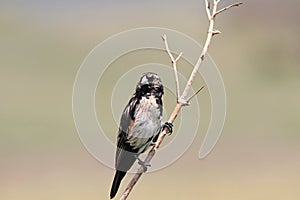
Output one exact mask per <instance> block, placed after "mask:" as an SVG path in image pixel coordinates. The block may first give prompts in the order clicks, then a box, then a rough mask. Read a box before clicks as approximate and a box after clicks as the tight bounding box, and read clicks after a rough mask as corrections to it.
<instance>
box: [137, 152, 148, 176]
mask: <svg viewBox="0 0 300 200" xmlns="http://www.w3.org/2000/svg"><path fill="white" fill-rule="evenodd" d="M134 157H135V158H136V159H137V160H138V164H139V165H141V166H142V167H143V169H144V172H146V171H147V167H151V165H150V164H149V163H145V162H144V161H142V160H141V159H140V158H139V156H138V155H135V156H134Z"/></svg>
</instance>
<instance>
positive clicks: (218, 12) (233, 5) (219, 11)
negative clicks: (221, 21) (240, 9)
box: [213, 2, 243, 17]
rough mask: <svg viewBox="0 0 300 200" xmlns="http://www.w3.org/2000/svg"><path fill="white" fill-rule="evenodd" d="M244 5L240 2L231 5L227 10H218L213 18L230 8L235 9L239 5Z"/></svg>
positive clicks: (226, 8)
mask: <svg viewBox="0 0 300 200" xmlns="http://www.w3.org/2000/svg"><path fill="white" fill-rule="evenodd" d="M242 4H243V3H242V2H239V3H234V4H231V5H229V6H226V7H225V8H222V9H220V10H218V11H217V12H216V13H215V14H214V15H213V17H216V16H217V15H218V14H220V13H221V12H224V11H225V10H228V9H230V8H233V7H237V6H239V5H242Z"/></svg>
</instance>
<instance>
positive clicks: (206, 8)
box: [205, 0, 211, 19]
mask: <svg viewBox="0 0 300 200" xmlns="http://www.w3.org/2000/svg"><path fill="white" fill-rule="evenodd" d="M205 10H206V14H207V17H208V19H210V18H211V13H210V2H209V1H208V0H205Z"/></svg>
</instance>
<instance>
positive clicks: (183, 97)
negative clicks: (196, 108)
mask: <svg viewBox="0 0 300 200" xmlns="http://www.w3.org/2000/svg"><path fill="white" fill-rule="evenodd" d="M219 2H220V0H214V5H213V9H212V11H210V3H209V1H208V0H205V4H206V12H207V17H208V20H209V28H208V32H207V38H206V41H205V44H204V47H203V50H202V52H201V54H200V56H199V59H198V61H197V63H196V64H195V66H194V69H193V71H192V73H191V75H190V78H189V80H188V82H187V84H186V86H185V89H184V91H183V93H182V95H181V96H180V97H179V82H178V74H177V68H176V62H177V61H178V60H179V59H180V57H181V55H182V53H180V54H179V56H178V57H177V58H176V59H175V58H174V57H173V55H172V53H171V51H170V49H169V46H168V42H167V36H166V35H163V40H164V42H165V47H166V51H167V52H168V55H169V57H170V59H171V61H172V64H173V69H174V74H175V81H176V93H177V104H176V106H175V108H174V110H173V112H172V114H171V116H170V118H169V120H168V122H170V123H173V122H174V120H175V119H176V117H177V115H178V114H179V112H180V110H181V108H182V107H183V106H185V105H188V102H189V101H190V100H191V99H192V98H193V97H194V96H195V95H197V94H198V93H199V92H200V91H201V90H202V89H203V87H202V88H200V89H199V90H198V91H197V92H196V93H194V94H193V95H192V96H191V97H189V98H187V94H188V92H189V90H190V88H191V85H192V83H193V81H194V78H195V76H196V74H197V72H198V70H199V67H200V65H201V63H202V62H203V60H204V58H205V55H206V53H207V51H208V48H209V45H210V43H211V40H212V38H213V36H214V35H216V34H219V33H221V32H220V31H217V30H214V23H215V16H216V15H218V14H219V13H221V12H223V11H225V10H227V9H229V8H232V7H234V6H238V5H241V3H236V4H232V5H230V6H227V7H225V8H223V9H220V10H217V7H218V4H219ZM174 64H175V65H174ZM178 97H179V98H178ZM166 134H167V128H164V130H163V131H162V132H161V133H160V134H159V137H158V139H157V142H156V144H155V146H153V147H152V148H151V150H150V151H149V153H148V155H147V157H146V159H145V161H144V162H145V163H150V161H151V160H152V158H153V156H154V155H155V153H156V151H157V149H158V148H159V146H160V144H161V143H162V141H163V140H164V138H165V136H166ZM143 173H144V168H143V167H142V166H141V167H140V168H139V169H138V172H137V173H136V174H135V175H134V177H133V178H132V179H131V181H130V182H129V184H128V186H127V188H126V189H125V191H124V193H123V195H122V197H121V199H120V200H126V199H127V197H128V195H129V194H130V192H131V191H132V189H133V187H134V186H135V184H136V183H137V181H138V180H139V179H140V177H141V176H142V174H143Z"/></svg>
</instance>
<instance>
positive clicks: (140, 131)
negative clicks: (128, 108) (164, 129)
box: [128, 96, 162, 153]
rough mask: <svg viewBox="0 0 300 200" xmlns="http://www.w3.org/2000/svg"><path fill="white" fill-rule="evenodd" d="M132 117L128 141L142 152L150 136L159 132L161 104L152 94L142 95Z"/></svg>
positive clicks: (149, 140)
mask: <svg viewBox="0 0 300 200" xmlns="http://www.w3.org/2000/svg"><path fill="white" fill-rule="evenodd" d="M134 117H135V120H134V123H133V125H132V126H131V129H130V130H129V133H128V142H129V143H130V146H132V147H133V148H134V149H139V153H142V152H143V151H145V150H146V148H147V147H148V145H149V143H150V142H151V140H152V138H153V137H154V136H155V135H157V134H158V133H159V132H160V128H161V118H162V106H161V105H159V104H158V103H157V100H156V98H155V97H154V96H148V97H142V98H141V100H140V103H139V105H138V106H137V107H136V110H135V115H134Z"/></svg>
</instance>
